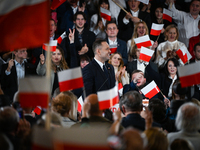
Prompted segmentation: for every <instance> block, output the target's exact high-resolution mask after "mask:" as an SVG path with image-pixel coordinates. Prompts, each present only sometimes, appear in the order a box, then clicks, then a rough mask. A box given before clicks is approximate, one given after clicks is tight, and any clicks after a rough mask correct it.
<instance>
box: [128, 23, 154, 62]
mask: <svg viewBox="0 0 200 150" xmlns="http://www.w3.org/2000/svg"><path fill="white" fill-rule="evenodd" d="M148 34H149V30H148V27H147V24H146V23H145V22H144V21H141V22H138V23H136V24H135V28H134V31H133V36H132V38H131V39H130V40H128V42H127V50H128V61H129V62H131V61H133V60H134V59H137V58H136V56H135V54H136V51H137V49H138V48H137V46H136V44H135V41H134V39H135V38H138V37H142V36H145V35H148ZM151 43H152V46H151V47H148V48H150V49H152V50H155V48H156V47H157V45H158V42H157V41H156V42H153V41H152V40H151Z"/></svg>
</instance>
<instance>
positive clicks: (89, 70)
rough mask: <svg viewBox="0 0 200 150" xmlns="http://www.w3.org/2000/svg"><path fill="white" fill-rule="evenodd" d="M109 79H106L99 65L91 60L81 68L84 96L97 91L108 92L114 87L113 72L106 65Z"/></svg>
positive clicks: (110, 66) (110, 67)
mask: <svg viewBox="0 0 200 150" xmlns="http://www.w3.org/2000/svg"><path fill="white" fill-rule="evenodd" d="M106 67H107V70H108V74H109V77H108V78H107V77H106V75H105V74H104V72H103V70H102V69H101V67H100V66H99V64H98V63H97V62H96V61H95V60H94V59H93V60H92V61H91V62H90V63H89V64H88V65H87V66H85V67H84V68H83V81H84V86H85V92H86V96H88V95H90V94H92V93H97V91H102V90H108V89H111V88H113V87H114V86H115V72H114V68H113V66H112V65H111V64H108V63H106Z"/></svg>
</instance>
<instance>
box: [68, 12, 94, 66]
mask: <svg viewBox="0 0 200 150" xmlns="http://www.w3.org/2000/svg"><path fill="white" fill-rule="evenodd" d="M85 23H86V15H85V14H84V13H83V12H77V13H76V14H75V15H74V24H75V33H74V45H75V49H76V57H77V61H78V64H80V63H79V62H80V55H83V54H85V55H87V56H89V57H90V58H93V57H94V53H93V51H92V44H93V43H94V41H95V39H96V37H95V34H94V33H93V32H91V31H89V30H88V29H87V28H85V27H84V25H85ZM66 40H67V42H68V46H69V47H70V44H72V43H70V41H69V39H68V38H66ZM67 49H70V48H67ZM67 56H70V55H67ZM67 60H68V63H69V62H70V61H69V60H70V57H68V58H67Z"/></svg>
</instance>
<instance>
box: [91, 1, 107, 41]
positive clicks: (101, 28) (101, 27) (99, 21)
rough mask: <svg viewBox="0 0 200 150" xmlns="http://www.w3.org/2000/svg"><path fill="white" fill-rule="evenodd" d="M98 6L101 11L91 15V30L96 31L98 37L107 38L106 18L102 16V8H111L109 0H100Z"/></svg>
mask: <svg viewBox="0 0 200 150" xmlns="http://www.w3.org/2000/svg"><path fill="white" fill-rule="evenodd" d="M98 6H99V8H98V9H99V10H98V12H99V13H98V14H94V15H93V16H92V17H91V21H90V31H92V32H94V34H95V35H96V38H101V39H105V38H106V32H105V26H106V19H104V18H102V17H101V14H100V8H104V9H107V10H109V8H110V6H109V2H108V0H99V5H98Z"/></svg>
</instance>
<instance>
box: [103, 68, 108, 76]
mask: <svg viewBox="0 0 200 150" xmlns="http://www.w3.org/2000/svg"><path fill="white" fill-rule="evenodd" d="M103 72H104V74H105V75H106V77H107V78H108V70H107V68H106V66H105V65H103Z"/></svg>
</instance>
